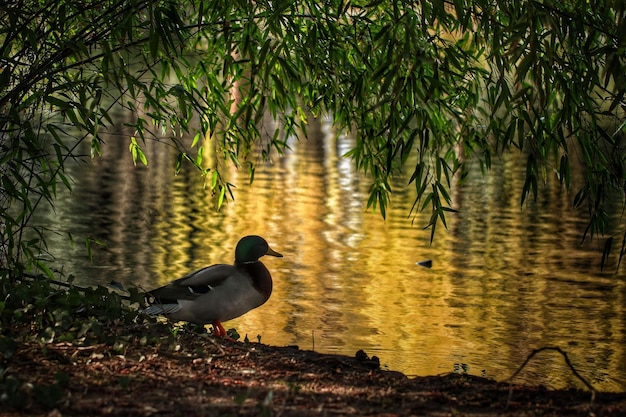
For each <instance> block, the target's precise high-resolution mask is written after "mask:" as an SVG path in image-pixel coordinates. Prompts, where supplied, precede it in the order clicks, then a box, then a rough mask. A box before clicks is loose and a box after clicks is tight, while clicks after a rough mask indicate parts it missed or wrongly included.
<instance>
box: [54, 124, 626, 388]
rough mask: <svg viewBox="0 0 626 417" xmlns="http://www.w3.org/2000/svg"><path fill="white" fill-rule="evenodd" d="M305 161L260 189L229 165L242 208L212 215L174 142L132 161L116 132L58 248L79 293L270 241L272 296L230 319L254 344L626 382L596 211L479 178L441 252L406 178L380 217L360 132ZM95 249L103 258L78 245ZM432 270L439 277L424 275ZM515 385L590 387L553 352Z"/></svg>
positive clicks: (546, 366)
mask: <svg viewBox="0 0 626 417" xmlns="http://www.w3.org/2000/svg"><path fill="white" fill-rule="evenodd" d="M308 130H309V133H310V134H311V139H310V140H307V141H298V140H297V139H295V138H292V139H291V142H290V146H291V148H292V151H290V152H288V153H287V155H285V156H284V157H279V156H277V155H273V156H272V160H271V161H268V162H263V161H261V160H260V159H259V158H258V157H256V156H253V157H252V158H253V160H254V161H255V162H256V163H257V164H258V167H257V171H256V174H255V180H254V182H253V183H252V184H249V181H248V177H247V173H246V170H245V169H242V170H241V171H237V170H235V169H233V168H232V167H229V166H227V165H224V164H223V162H222V161H219V158H215V159H213V160H212V162H211V163H219V164H222V165H221V167H222V169H223V172H224V174H225V176H226V177H227V178H228V180H229V181H230V182H232V183H234V184H235V185H236V186H237V188H236V189H235V200H234V201H229V202H228V203H227V204H226V205H225V206H224V207H223V208H222V209H221V210H220V211H216V207H215V201H216V200H215V198H214V197H213V196H212V195H211V192H210V190H208V189H207V188H206V187H204V182H203V181H204V180H203V178H201V177H200V175H199V174H198V172H197V171H195V170H194V169H193V168H188V169H184V170H183V172H182V173H181V174H180V175H178V176H174V175H173V170H174V155H173V152H171V148H170V147H168V146H167V145H166V144H159V143H156V142H149V143H147V144H146V147H145V149H144V150H145V152H146V154H147V155H148V160H149V166H148V167H143V166H137V167H135V166H133V164H132V161H131V158H130V154H129V152H128V142H127V139H126V138H125V137H124V136H123V135H122V136H111V137H110V138H109V139H108V140H107V143H106V144H105V145H104V146H103V151H104V155H103V157H102V158H98V159H95V160H93V161H87V162H86V163H83V164H77V165H75V166H72V167H69V168H70V173H71V175H72V176H73V178H74V179H75V184H74V191H73V193H71V194H70V193H62V194H61V196H60V198H59V201H58V204H57V206H56V211H55V212H54V213H51V214H50V215H49V217H48V219H47V220H46V222H47V223H48V224H49V226H50V227H51V228H52V229H55V230H58V231H70V232H71V233H72V235H73V237H74V240H75V242H76V244H75V246H74V247H73V248H72V247H70V246H69V245H68V243H67V239H66V237H65V234H64V233H61V234H58V235H52V236H51V241H50V246H51V252H52V253H53V254H54V255H55V257H56V259H57V264H58V265H59V268H60V269H61V270H62V271H63V272H64V273H65V274H73V275H75V276H76V277H77V281H78V282H82V283H86V284H96V283H101V284H106V283H108V282H109V281H111V280H112V279H114V280H116V281H119V282H121V283H123V284H124V285H126V286H130V285H136V286H139V287H142V288H145V289H150V288H154V287H156V286H160V285H163V284H165V283H166V282H168V281H170V280H172V279H175V278H178V277H180V276H182V275H184V274H185V273H187V272H189V271H191V270H194V269H198V268H201V267H203V266H205V265H209V264H213V263H224V262H228V263H230V262H232V260H233V257H234V247H235V245H236V243H237V241H238V240H239V238H240V237H241V236H243V235H247V234H259V235H262V236H264V237H266V238H267V239H268V241H269V242H270V244H271V246H272V247H273V248H274V249H276V250H277V251H279V252H281V253H282V254H283V255H284V258H272V257H267V258H264V259H263V261H264V263H265V264H266V265H267V267H268V268H269V269H270V270H271V271H272V275H273V278H274V293H273V295H272V297H271V299H270V300H269V302H268V303H267V304H265V305H264V306H262V307H261V308H259V309H256V310H254V311H252V312H250V313H249V314H247V315H245V316H244V317H241V318H239V319H237V320H233V321H231V322H228V323H226V328H230V327H235V328H237V330H238V331H239V332H240V333H241V334H242V335H245V334H247V335H248V337H249V338H250V339H251V340H256V339H257V335H260V337H261V341H262V342H264V343H267V344H272V345H294V344H295V345H299V346H300V348H302V349H314V350H316V351H319V352H330V353H342V354H347V355H353V354H354V353H355V352H356V351H357V350H358V349H364V350H365V351H366V352H367V353H368V354H369V355H370V356H371V355H377V356H379V358H380V359H381V363H382V364H384V365H385V366H386V367H388V368H389V369H393V370H399V371H402V372H404V373H406V374H408V375H420V376H424V375H436V374H441V373H448V372H452V371H454V370H455V369H457V370H459V369H465V370H467V371H468V372H469V373H471V374H475V375H484V376H487V377H490V378H493V379H496V380H504V379H506V378H508V377H509V376H510V375H511V374H513V372H514V371H515V370H516V369H517V367H518V366H519V365H520V364H521V363H522V362H523V361H524V360H525V359H526V357H527V356H528V355H529V354H530V352H531V351H532V350H533V349H537V348H540V347H544V346H555V347H560V348H561V349H563V350H564V351H566V352H567V353H568V355H569V357H570V360H571V361H572V364H573V365H574V366H575V367H576V369H577V370H578V371H579V372H580V374H581V375H582V376H583V377H584V378H586V379H587V380H588V381H590V382H591V383H592V384H594V386H595V387H596V388H598V389H602V390H624V389H626V353H625V348H624V346H626V343H625V342H626V340H625V334H626V331H625V317H626V315H625V305H626V303H625V297H626V285H625V283H624V282H625V280H624V274H623V273H621V274H618V275H613V274H600V267H599V264H600V259H601V253H602V250H601V245H602V243H601V242H598V241H593V242H591V243H587V244H584V245H580V238H581V236H582V231H583V230H584V227H585V218H584V212H583V211H582V210H579V211H574V210H572V209H571V207H570V203H569V201H570V200H571V198H570V196H568V195H567V193H566V192H565V191H564V190H561V189H559V187H557V186H556V185H555V184H548V185H546V186H544V187H540V195H539V198H538V202H537V203H532V202H531V203H529V204H527V205H526V207H524V208H523V209H522V208H520V204H519V196H520V190H521V189H522V186H523V179H522V175H523V174H522V171H520V170H523V169H524V166H525V164H524V163H523V161H522V159H521V157H519V156H510V157H507V159H502V160H498V161H495V163H494V167H493V169H492V171H491V174H490V175H489V176H488V177H485V178H483V177H482V176H481V174H480V171H479V169H478V168H476V169H475V170H474V171H473V172H471V173H470V175H469V177H468V178H467V179H466V180H465V181H464V182H463V183H457V184H455V187H454V192H453V200H454V207H455V208H456V209H458V210H459V213H458V214H451V215H450V216H449V217H448V230H447V231H446V230H444V229H443V228H441V229H440V230H438V232H437V234H436V237H435V241H434V243H433V244H432V245H430V244H429V240H430V231H429V230H424V229H423V226H425V225H426V224H427V223H428V214H418V215H416V216H415V215H414V216H408V214H409V211H410V208H411V205H412V203H413V198H414V192H413V191H412V189H411V188H410V187H406V186H404V184H405V183H406V179H399V180H398V181H397V182H396V183H395V184H394V187H395V190H394V191H395V193H394V196H393V200H392V207H391V208H390V210H389V212H388V218H387V220H386V221H385V220H383V219H382V218H381V216H380V214H379V213H372V212H371V211H369V210H366V207H365V203H366V201H367V189H368V186H369V183H368V180H367V179H366V178H363V176H362V175H360V174H358V173H357V172H356V171H355V169H354V167H353V166H352V164H351V161H349V160H347V159H344V158H341V155H343V154H344V153H345V152H346V151H347V150H348V149H350V147H351V146H352V143H353V139H351V138H350V137H346V136H340V137H337V135H336V134H335V132H333V131H332V129H331V128H330V126H328V125H327V124H325V123H312V124H311V125H310V126H309V129H308ZM86 237H92V238H96V239H98V240H101V241H103V242H104V243H106V247H103V248H100V247H94V249H93V252H94V253H93V263H90V262H89V259H88V257H87V255H86V253H85V251H84V249H83V247H82V245H81V242H82V240H83V239H84V238H86ZM425 259H431V260H432V261H433V267H432V268H431V269H426V268H423V267H420V266H418V265H416V262H418V261H422V260H425ZM516 381H517V382H528V383H532V384H543V385H547V386H549V387H552V388H563V387H578V388H582V387H583V385H582V384H581V383H580V381H578V380H577V379H576V378H575V377H574V376H573V375H572V373H571V372H570V371H569V369H568V368H567V365H566V364H565V361H564V360H563V358H562V357H561V356H559V355H558V354H557V353H555V352H543V353H542V354H540V355H538V356H537V357H536V358H535V359H534V360H533V361H531V363H530V364H529V366H528V367H527V368H526V369H525V370H524V371H523V372H522V373H521V374H520V375H519V376H518V377H517V379H516Z"/></svg>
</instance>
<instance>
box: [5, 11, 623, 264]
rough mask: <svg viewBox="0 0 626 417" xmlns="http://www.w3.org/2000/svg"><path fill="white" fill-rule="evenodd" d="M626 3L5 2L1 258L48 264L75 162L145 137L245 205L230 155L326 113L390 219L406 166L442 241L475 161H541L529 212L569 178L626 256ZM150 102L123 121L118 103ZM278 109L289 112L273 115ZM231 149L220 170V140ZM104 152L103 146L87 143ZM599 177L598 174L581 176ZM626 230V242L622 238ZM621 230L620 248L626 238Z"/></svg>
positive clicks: (221, 197)
mask: <svg viewBox="0 0 626 417" xmlns="http://www.w3.org/2000/svg"><path fill="white" fill-rule="evenodd" d="M625 9H626V6H625V5H624V3H623V2H616V1H605V0H594V1H582V0H569V1H564V2H553V1H542V2H537V1H528V0H515V1H509V2H501V1H495V2H494V1H486V0H475V1H469V0H453V1H444V0H435V1H430V2H404V1H397V0H374V1H367V2H364V1H358V0H355V1H346V0H331V1H326V2H322V3H320V2H318V1H312V0H305V1H298V2H296V1H293V0H284V1H278V2H276V1H271V2H270V1H265V0H260V1H255V2H248V1H222V0H218V1H203V0H195V1H185V2H182V1H179V0H163V1H158V2H148V1H145V0H99V1H87V2H69V1H56V0H55V1H52V0H37V1H30V0H21V1H18V2H14V3H12V4H10V5H7V7H5V8H3V9H2V10H0V18H1V19H2V22H4V23H3V25H2V27H1V28H0V188H1V191H2V197H0V214H2V218H3V223H2V230H1V232H2V234H1V240H0V253H1V255H2V259H3V265H2V266H3V267H5V268H6V269H7V270H9V271H12V272H11V276H19V275H20V273H21V271H23V270H27V269H40V270H41V269H43V268H44V267H43V266H42V265H43V263H42V262H40V261H39V259H38V254H40V253H45V250H46V248H45V239H44V234H45V232H46V231H45V230H42V229H41V228H36V226H34V225H31V224H30V220H31V218H32V214H33V212H34V211H35V210H36V209H37V207H38V206H39V205H41V204H42V203H45V204H52V205H53V204H54V198H55V195H56V192H57V187H59V186H62V187H66V188H71V183H72V182H71V178H69V177H68V176H67V174H66V172H65V169H64V168H65V166H66V164H67V163H68V161H70V160H74V159H81V158H82V157H83V156H86V157H97V156H98V155H99V154H100V153H101V152H102V146H103V142H102V137H101V135H102V132H103V131H111V130H118V129H119V128H124V129H127V130H126V131H130V133H129V134H128V135H127V140H128V144H129V145H128V146H129V152H130V155H131V157H132V158H133V160H134V161H135V163H137V162H139V163H140V164H148V163H149V161H148V160H147V158H146V156H145V153H144V152H143V147H144V146H145V144H146V142H147V141H158V142H161V143H163V145H164V146H171V147H173V148H175V149H176V150H177V152H178V158H177V159H176V162H175V166H174V171H175V172H178V171H179V170H180V169H181V167H182V164H183V163H191V164H193V165H194V166H196V167H197V168H198V169H199V171H200V172H201V174H202V175H205V176H206V178H207V181H206V184H207V187H209V188H210V189H211V190H212V191H213V192H214V193H215V195H216V196H217V199H218V205H221V204H223V203H224V202H225V201H226V200H227V198H229V197H231V198H232V184H229V183H228V182H227V181H225V180H224V178H223V177H222V175H221V170H222V168H223V166H224V164H234V165H235V166H237V167H239V166H247V167H248V169H249V172H250V177H251V179H252V178H254V166H255V163H257V162H258V161H260V160H263V159H264V158H268V157H269V156H270V155H271V153H272V152H278V153H281V152H284V151H285V150H286V149H287V148H288V145H287V144H288V139H289V138H290V137H295V136H298V137H301V136H306V130H307V120H308V119H310V118H311V117H327V118H330V119H331V120H332V121H333V124H334V126H335V128H336V129H337V130H338V131H340V132H350V133H351V134H353V135H355V137H356V144H355V146H354V148H353V149H351V150H350V151H349V152H348V154H347V155H346V156H347V157H350V158H352V159H353V161H354V163H355V165H356V166H357V167H358V168H359V169H360V170H361V171H362V172H364V173H366V174H368V175H369V178H370V179H371V186H370V197H369V199H368V206H369V207H370V208H372V209H377V210H379V211H380V213H381V214H382V215H383V216H385V215H386V213H387V210H388V206H389V204H390V201H391V196H392V193H393V189H392V186H391V184H392V183H393V182H392V178H394V177H399V178H403V179H406V183H407V184H408V185H410V186H412V187H414V189H415V192H416V200H415V204H414V205H413V210H416V211H422V210H430V212H431V217H430V221H429V222H428V224H427V225H426V227H430V228H431V240H432V239H433V238H434V235H435V230H436V227H437V226H438V225H439V224H443V225H444V226H445V225H446V214H448V213H449V212H452V211H454V201H452V198H451V193H450V190H451V188H452V187H453V186H454V185H455V183H456V181H459V180H462V179H463V178H464V176H465V175H466V174H467V172H468V171H469V170H470V167H471V164H474V163H479V164H480V166H481V167H482V169H483V170H484V171H486V170H488V169H489V167H490V166H491V162H492V160H493V158H497V157H499V156H500V155H501V154H503V153H505V152H520V153H521V154H522V155H523V156H524V157H525V158H526V173H525V178H524V186H523V190H522V194H521V195H520V200H519V201H520V204H522V205H523V204H524V203H525V202H526V201H528V199H529V198H537V194H538V191H539V189H540V187H542V186H543V184H545V183H547V182H549V181H550V179H551V178H553V177H555V178H556V179H557V180H558V181H559V183H560V184H561V185H562V186H563V187H565V188H567V189H570V188H571V187H575V188H574V189H573V190H572V191H573V194H574V195H575V197H574V198H573V202H572V204H573V206H574V207H584V208H586V210H587V212H588V215H589V223H588V226H587V228H586V230H584V231H583V232H582V234H583V239H584V238H586V237H587V236H595V235H607V234H608V235H609V240H608V241H607V246H605V254H606V256H608V254H609V253H610V252H611V250H613V249H615V248H618V252H619V254H618V255H619V259H620V260H621V257H622V256H623V254H624V253H625V251H626V246H625V244H624V242H626V233H625V232H626V230H624V228H625V227H626V226H625V225H624V221H623V217H622V218H621V219H620V220H617V221H616V220H615V217H616V215H617V214H619V212H620V210H622V211H623V208H624V207H625V203H626V200H625V197H624V195H625V191H626V170H625V169H624V166H626V144H625V140H624V126H625V124H624V100H623V99H624V94H625V93H626V87H625V86H626V82H624V74H625V71H624V65H625V58H626V57H625V56H624V54H625V51H626V48H625V47H624V45H625V42H626V41H625V38H626V36H625V34H626V23H625V19H624V15H625V13H626V12H625ZM120 108H121V109H124V110H126V111H128V112H127V113H126V114H132V115H133V116H132V117H131V118H130V119H126V120H124V121H120V120H118V119H117V118H116V117H114V114H116V113H115V112H116V111H117V110H119V109H120ZM268 115H269V116H271V118H272V119H273V123H267V122H266V116H268ZM209 147H210V148H211V150H213V149H215V150H217V151H218V153H219V154H220V155H221V156H223V158H220V161H219V162H218V163H217V164H208V165H209V166H211V168H210V169H209V168H206V166H207V164H205V163H204V162H205V161H204V158H205V157H206V155H211V154H212V152H207V151H208V150H209ZM85 148H87V149H88V151H87V152H85ZM578 177H581V178H582V183H581V184H580V183H578V182H575V181H574V178H578ZM622 233H624V237H621V234H622ZM615 242H622V243H621V247H620V245H619V243H617V244H615Z"/></svg>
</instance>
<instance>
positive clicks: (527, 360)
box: [504, 346, 596, 409]
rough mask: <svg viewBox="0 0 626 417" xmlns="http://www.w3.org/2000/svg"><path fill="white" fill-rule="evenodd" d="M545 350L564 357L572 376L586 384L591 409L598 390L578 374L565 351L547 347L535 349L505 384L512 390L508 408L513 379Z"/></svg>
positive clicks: (508, 402) (508, 403) (507, 403)
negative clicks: (589, 395)
mask: <svg viewBox="0 0 626 417" xmlns="http://www.w3.org/2000/svg"><path fill="white" fill-rule="evenodd" d="M544 350H554V351H556V352H558V353H560V354H561V356H563V358H564V359H565V363H566V364H567V366H568V367H569V369H570V370H571V371H572V374H574V376H575V377H576V378H578V379H579V380H580V381H581V382H582V383H583V384H585V386H586V387H587V388H589V390H590V391H591V401H590V402H589V407H592V406H593V402H594V401H595V399H596V390H595V388H594V387H593V385H591V384H590V383H589V382H588V381H587V380H586V379H585V378H583V377H582V375H580V374H579V373H578V371H577V370H576V368H574V366H573V365H572V363H571V362H570V360H569V357H568V356H567V353H566V352H565V351H563V350H561V348H559V347H553V346H546V347H542V348H539V349H535V350H533V351H532V352H531V353H530V355H528V356H527V357H526V360H525V361H524V363H523V364H522V365H521V366H520V367H519V368H517V371H515V372H514V373H513V375H511V376H510V377H509V378H508V379H506V380H505V381H504V382H509V384H511V385H510V388H509V398H508V399H507V401H506V408H507V409H508V408H509V405H510V404H511V397H512V396H513V383H512V380H513V378H515V377H516V376H517V375H518V374H519V373H520V372H521V371H522V369H524V368H525V367H526V365H527V364H528V362H530V360H531V359H532V358H533V357H534V356H535V355H536V354H538V353H540V352H543V351H544Z"/></svg>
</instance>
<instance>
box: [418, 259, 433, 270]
mask: <svg viewBox="0 0 626 417" xmlns="http://www.w3.org/2000/svg"><path fill="white" fill-rule="evenodd" d="M417 264H418V265H419V266H423V267H424V268H432V266H433V261H431V260H430V259H426V260H425V261H421V262H417Z"/></svg>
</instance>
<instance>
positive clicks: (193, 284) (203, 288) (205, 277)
mask: <svg viewBox="0 0 626 417" xmlns="http://www.w3.org/2000/svg"><path fill="white" fill-rule="evenodd" d="M236 273H237V270H236V269H235V267H234V266H233V265H226V264H218V265H212V266H207V267H206V268H202V269H200V270H198V271H195V272H192V273H190V274H188V275H185V276H184V277H182V278H180V279H177V280H176V281H172V282H170V283H169V284H167V285H165V286H163V287H161V288H157V289H155V290H152V291H150V292H149V294H150V295H151V296H152V297H154V298H155V299H157V300H159V301H160V302H161V303H164V302H170V301H175V300H194V299H196V298H198V297H200V296H201V295H202V294H206V293H207V292H209V291H211V290H213V289H215V288H216V287H219V286H220V285H222V284H223V283H224V282H225V281H226V280H227V279H228V278H230V277H233V276H234V275H235V274H236Z"/></svg>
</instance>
